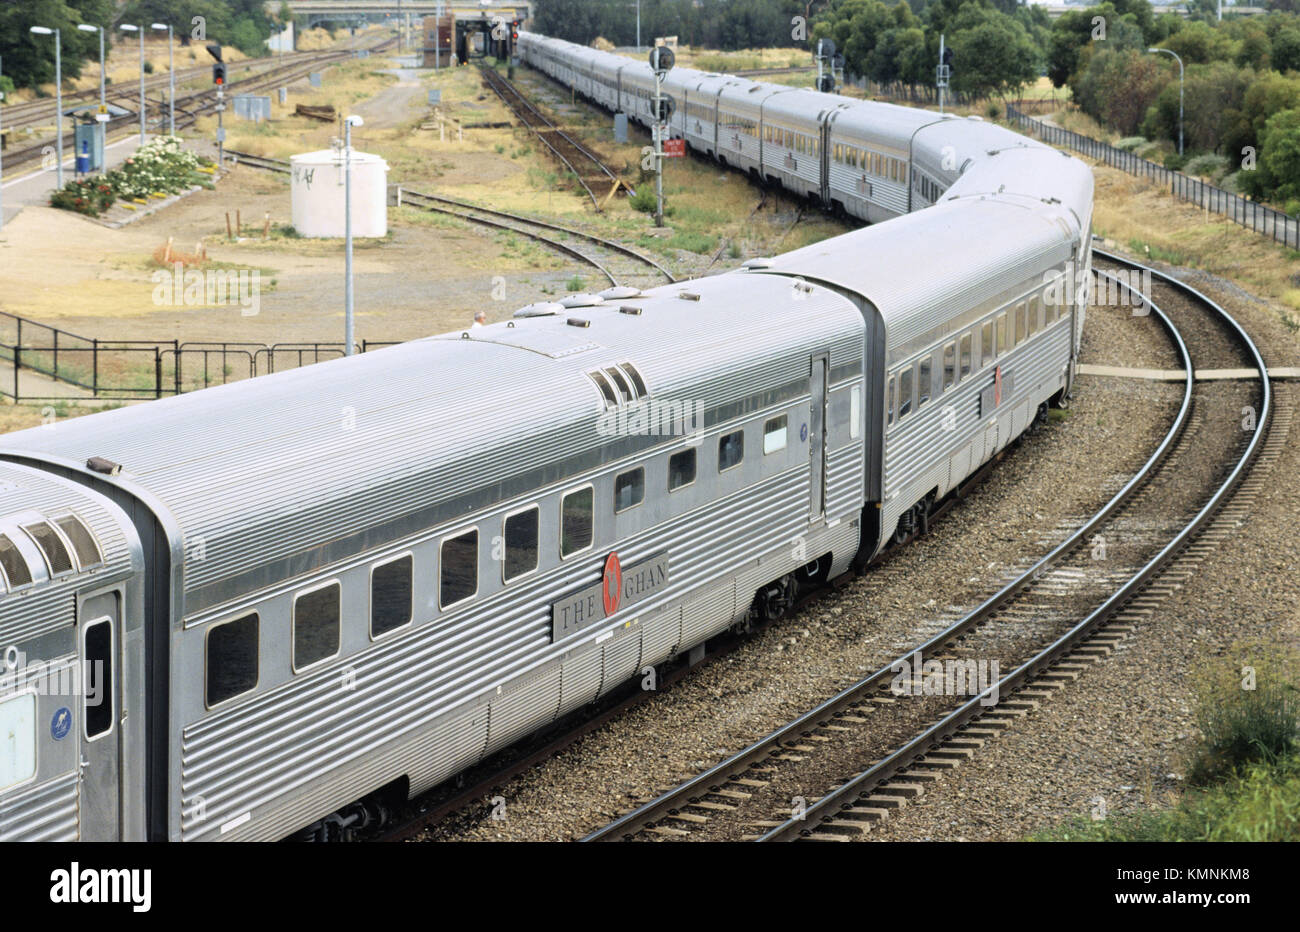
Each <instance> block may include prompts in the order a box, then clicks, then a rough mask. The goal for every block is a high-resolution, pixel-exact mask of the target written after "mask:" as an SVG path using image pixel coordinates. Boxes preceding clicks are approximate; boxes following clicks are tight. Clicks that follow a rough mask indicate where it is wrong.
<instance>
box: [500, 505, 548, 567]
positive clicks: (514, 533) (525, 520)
mask: <svg viewBox="0 0 1300 932" xmlns="http://www.w3.org/2000/svg"><path fill="white" fill-rule="evenodd" d="M540 515H541V509H539V508H538V507H537V506H536V505H531V506H529V507H528V508H525V509H523V510H521V511H516V512H515V513H514V514H511V515H506V520H505V538H506V555H505V562H504V563H503V564H502V567H501V578H502V580H503V581H505V582H509V581H510V580H512V579H514V578H515V577H516V576H522V575H524V574H525V573H531V572H532V571H533V570H535V569H537V550H538V547H537V538H538V523H539V520H540Z"/></svg>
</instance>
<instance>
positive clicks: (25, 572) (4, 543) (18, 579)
mask: <svg viewBox="0 0 1300 932" xmlns="http://www.w3.org/2000/svg"><path fill="white" fill-rule="evenodd" d="M0 569H3V570H4V574H5V581H6V582H8V584H9V589H10V591H12V590H14V589H18V588H21V587H22V586H26V585H28V584H30V583H31V581H32V572H31V570H29V569H28V568H27V561H26V560H25V559H23V555H22V554H21V553H20V552H19V551H18V548H17V547H16V546H14V542H13V541H12V540H10V539H9V535H8V534H0Z"/></svg>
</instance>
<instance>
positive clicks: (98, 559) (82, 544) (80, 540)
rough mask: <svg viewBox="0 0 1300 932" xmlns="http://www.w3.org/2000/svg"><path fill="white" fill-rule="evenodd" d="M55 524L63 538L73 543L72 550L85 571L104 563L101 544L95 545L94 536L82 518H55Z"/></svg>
mask: <svg viewBox="0 0 1300 932" xmlns="http://www.w3.org/2000/svg"><path fill="white" fill-rule="evenodd" d="M54 523H55V524H57V525H58V526H59V530H60V531H62V532H63V536H64V537H66V538H67V539H68V540H69V541H70V542H71V544H72V549H73V550H74V551H76V554H77V563H78V564H79V565H80V566H81V568H82V569H83V570H84V569H86V568H87V567H91V566H97V565H99V564H100V563H103V562H104V558H103V556H102V555H100V552H99V544H97V543H95V538H94V536H93V535H92V534H91V533H90V531H89V529H88V528H87V527H86V525H84V524H83V523H82V522H81V519H80V518H78V517H77V516H76V515H64V516H63V517H62V518H55V519H54Z"/></svg>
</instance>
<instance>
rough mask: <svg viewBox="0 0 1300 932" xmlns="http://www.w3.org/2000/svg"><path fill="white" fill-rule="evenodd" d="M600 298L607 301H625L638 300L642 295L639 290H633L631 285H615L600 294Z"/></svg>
mask: <svg viewBox="0 0 1300 932" xmlns="http://www.w3.org/2000/svg"><path fill="white" fill-rule="evenodd" d="M600 296H601V297H602V298H605V299H606V300H608V301H626V300H627V299H628V298H640V297H642V294H641V289H640V288H633V287H632V286H631V285H615V286H614V287H613V288H606V289H605V290H604V291H602V292H600Z"/></svg>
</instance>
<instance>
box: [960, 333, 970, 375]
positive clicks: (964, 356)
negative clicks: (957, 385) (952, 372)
mask: <svg viewBox="0 0 1300 932" xmlns="http://www.w3.org/2000/svg"><path fill="white" fill-rule="evenodd" d="M971 339H972V338H971V335H970V334H969V333H967V334H963V335H962V338H961V372H960V373H959V374H958V375H957V380H958V381H961V380H962V379H964V378H966V376H968V375H970V364H971V358H970V352H971Z"/></svg>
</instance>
